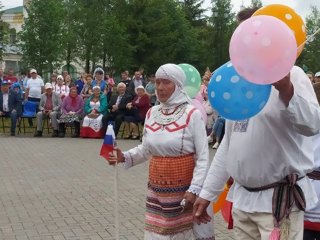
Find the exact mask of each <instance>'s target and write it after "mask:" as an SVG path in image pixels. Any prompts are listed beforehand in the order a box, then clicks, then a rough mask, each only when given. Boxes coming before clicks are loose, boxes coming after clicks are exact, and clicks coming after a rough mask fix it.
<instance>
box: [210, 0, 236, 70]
mask: <svg viewBox="0 0 320 240" xmlns="http://www.w3.org/2000/svg"><path fill="white" fill-rule="evenodd" d="M212 2H213V8H212V17H211V22H212V24H213V33H212V37H211V44H210V45H209V48H210V49H211V50H212V52H213V54H212V56H213V57H212V66H213V67H214V68H217V67H219V66H221V65H222V64H224V63H226V62H227V61H228V60H229V42H230V38H231V36H232V33H233V31H234V29H235V27H236V23H235V14H234V13H233V12H232V5H231V0H213V1H212Z"/></svg>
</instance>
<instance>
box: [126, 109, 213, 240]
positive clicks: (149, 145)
mask: <svg viewBox="0 0 320 240" xmlns="http://www.w3.org/2000/svg"><path fill="white" fill-rule="evenodd" d="M159 114H160V115H159ZM161 114H163V113H162V111H161V107H160V106H155V107H153V108H151V109H150V110H149V111H148V113H147V116H146V120H145V127H144V133H143V142H142V144H141V145H139V146H137V147H135V148H133V149H131V150H129V151H127V152H125V153H124V156H125V164H124V165H125V168H130V167H133V166H135V165H137V164H139V163H142V162H145V161H148V160H151V161H150V170H149V182H148V192H147V204H146V209H147V211H146V226H145V240H169V239H170V240H171V239H175V240H185V239H188V240H192V239H197V240H200V239H203V240H213V239H214V230H213V214H212V207H211V206H210V207H209V208H208V213H209V214H210V215H211V216H212V222H210V223H208V224H201V225H197V224H195V223H193V220H192V211H191V213H186V214H185V215H183V216H182V214H183V213H182V211H181V210H182V208H181V206H180V202H181V200H182V198H183V194H184V193H185V191H189V192H192V193H195V194H197V195H198V194H199V193H200V191H201V188H202V185H203V182H204V179H205V175H206V172H207V168H208V143H207V139H206V131H205V123H204V122H203V120H202V119H201V113H200V112H199V111H198V110H196V109H195V108H194V107H193V106H191V105H187V104H183V105H181V106H180V107H179V108H177V109H176V111H175V112H174V114H172V115H174V116H173V118H175V119H176V120H174V121H172V120H171V123H169V124H164V123H163V122H162V123H161V124H159V120H157V119H159V117H160V118H161ZM167 120H168V118H167ZM160 122H161V121H160ZM169 122H170V120H169ZM185 156H187V157H186V158H188V156H191V159H192V161H193V166H194V167H193V168H192V172H191V179H190V182H189V185H188V186H183V187H184V188H182V187H180V188H173V187H171V186H172V185H171V186H170V184H171V182H170V183H168V181H167V180H168V178H164V179H163V180H164V181H163V182H164V184H163V185H161V186H162V187H160V188H157V187H154V186H153V185H152V181H151V178H152V175H153V174H154V168H153V167H152V165H153V163H154V160H155V159H160V162H157V164H154V165H156V166H155V168H156V169H157V167H159V168H161V167H163V166H164V167H166V166H167V164H164V163H161V161H162V160H163V161H167V160H168V159H169V161H170V159H171V160H172V162H171V163H170V162H169V164H172V166H175V164H176V162H178V161H179V159H181V158H184V157H185ZM176 160H177V161H176ZM185 165H187V163H186V164H185ZM184 167H185V166H184V165H182V166H180V167H178V168H174V167H172V168H168V167H167V168H166V171H164V172H163V174H164V175H166V174H168V175H170V174H172V172H175V173H174V174H176V175H179V171H175V170H174V169H178V170H179V169H182V168H184ZM171 169H172V171H171ZM181 171H183V170H181ZM181 174H183V173H181ZM160 177H161V176H160ZM181 181H183V179H182V180H181ZM163 182H162V183H163ZM167 183H168V184H167ZM161 191H162V193H163V192H165V193H168V192H170V194H171V195H170V194H169V195H166V196H165V197H163V195H161V194H160V195H159V194H158V193H161ZM179 191H180V195H179V194H178V192H179ZM177 194H178V195H177ZM184 223H186V224H185V225H183V224H184ZM168 228H169V229H170V231H167V230H168ZM159 229H160V230H159ZM163 229H164V231H162V232H161V230H163Z"/></svg>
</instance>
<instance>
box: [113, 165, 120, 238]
mask: <svg viewBox="0 0 320 240" xmlns="http://www.w3.org/2000/svg"><path fill="white" fill-rule="evenodd" d="M114 205H115V209H114V216H115V232H116V240H119V239H120V238H119V192H118V163H116V164H115V166H114Z"/></svg>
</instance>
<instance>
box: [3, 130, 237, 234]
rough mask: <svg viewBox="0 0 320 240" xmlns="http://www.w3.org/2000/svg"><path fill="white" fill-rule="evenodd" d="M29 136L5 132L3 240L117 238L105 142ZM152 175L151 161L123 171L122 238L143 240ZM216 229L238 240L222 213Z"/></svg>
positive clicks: (127, 142)
mask: <svg viewBox="0 0 320 240" xmlns="http://www.w3.org/2000/svg"><path fill="white" fill-rule="evenodd" d="M22 135H23V134H22ZM25 136H26V135H23V136H17V137H9V136H8V134H0V239H4V240H13V239H15V240H47V239H50V240H65V239H69V240H75V239H81V240H87V239H91V240H97V239H114V185H113V184H114V168H113V167H110V166H109V165H107V163H106V162H105V160H104V159H103V158H101V157H99V154H98V153H99V150H100V147H101V143H102V140H101V139H98V140H93V139H71V138H64V139H52V138H46V137H43V138H33V137H30V136H31V135H30V136H29V137H25ZM27 136H28V135H27ZM137 144H139V142H138V141H133V140H119V141H118V145H119V147H121V148H122V149H124V150H125V149H129V148H131V147H133V146H135V145H137ZM211 155H213V152H211ZM147 172H148V165H147V163H145V164H141V165H140V166H136V167H135V168H133V169H131V170H129V171H126V170H123V169H119V189H120V193H119V205H120V239H128V240H135V239H143V222H144V200H145V192H146V191H145V190H146V180H147ZM215 228H216V234H217V235H216V237H217V238H216V239H218V240H220V239H233V235H232V232H231V231H228V230H227V229H226V223H225V222H224V221H223V220H222V219H221V216H220V215H218V216H217V218H216V221H215Z"/></svg>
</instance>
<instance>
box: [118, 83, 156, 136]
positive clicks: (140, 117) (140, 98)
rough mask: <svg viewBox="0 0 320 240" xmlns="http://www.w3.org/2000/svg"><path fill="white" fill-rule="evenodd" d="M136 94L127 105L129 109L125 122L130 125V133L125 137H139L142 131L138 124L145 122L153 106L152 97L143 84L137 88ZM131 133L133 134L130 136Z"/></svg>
mask: <svg viewBox="0 0 320 240" xmlns="http://www.w3.org/2000/svg"><path fill="white" fill-rule="evenodd" d="M135 93H136V96H135V97H134V99H133V100H132V101H131V102H129V103H128V104H127V106H126V108H127V111H126V113H125V116H124V122H125V124H126V125H129V126H130V127H129V128H127V129H129V135H128V136H125V137H124V138H126V139H128V138H131V139H139V137H140V133H139V128H138V124H139V123H143V122H144V119H145V118H146V114H147V112H148V110H149V108H150V107H151V104H150V98H149V96H148V94H146V91H145V89H144V87H143V86H138V87H136V88H135ZM130 133H131V134H132V136H130Z"/></svg>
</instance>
